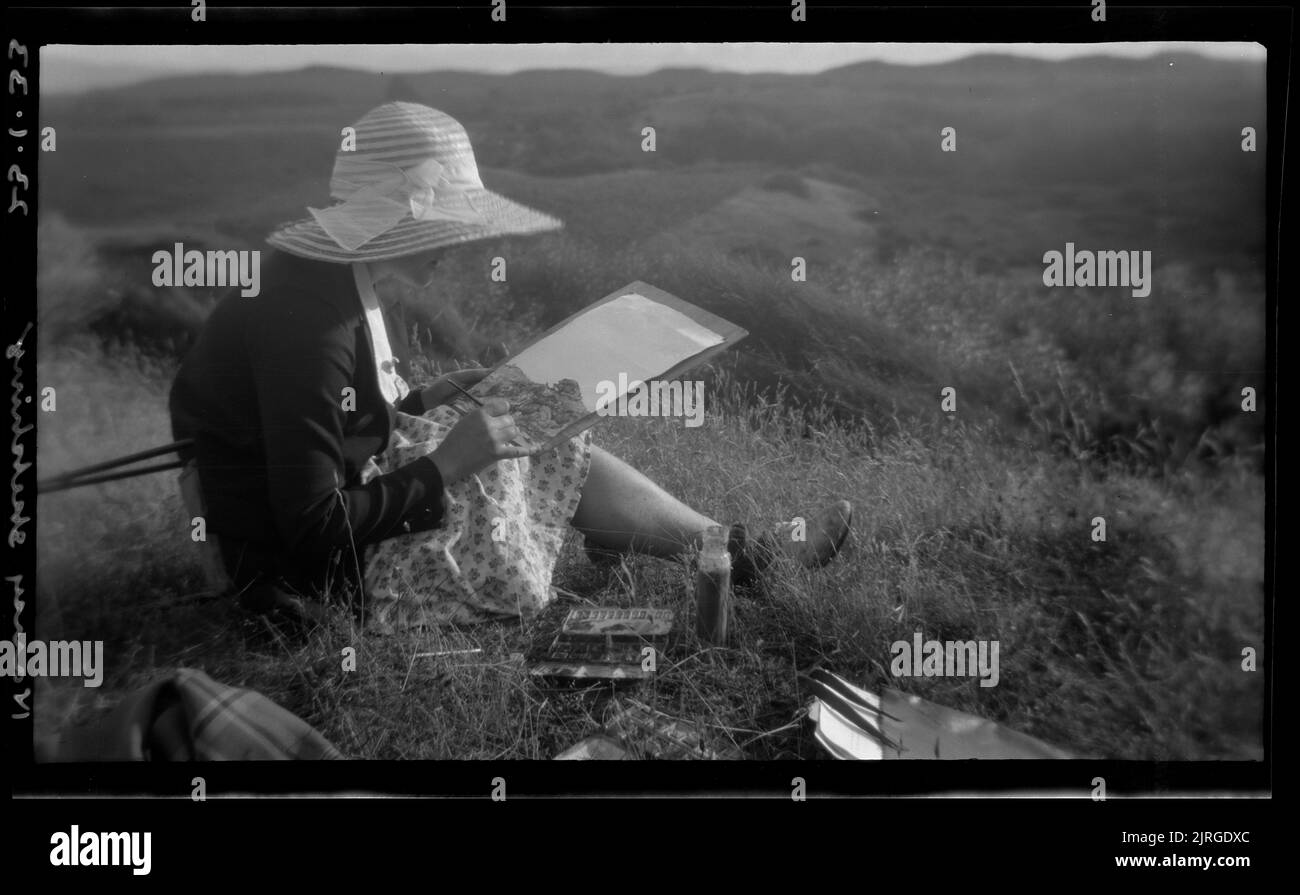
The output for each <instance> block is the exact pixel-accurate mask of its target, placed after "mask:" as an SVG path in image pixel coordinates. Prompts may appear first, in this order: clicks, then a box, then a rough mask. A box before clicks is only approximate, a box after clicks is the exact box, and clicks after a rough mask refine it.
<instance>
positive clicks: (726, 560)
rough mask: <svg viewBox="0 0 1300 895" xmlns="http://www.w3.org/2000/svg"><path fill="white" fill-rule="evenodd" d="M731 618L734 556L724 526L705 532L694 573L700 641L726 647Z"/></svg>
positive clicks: (697, 625) (697, 630)
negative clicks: (732, 562)
mask: <svg viewBox="0 0 1300 895" xmlns="http://www.w3.org/2000/svg"><path fill="white" fill-rule="evenodd" d="M730 615H731V554H730V553H728V552H727V531H726V529H725V528H723V527H722V526H721V525H712V526H710V527H709V528H708V530H706V531H705V532H704V545H703V546H702V547H701V548H700V558H699V564H698V567H697V569H696V572H695V616H696V632H697V633H698V634H699V637H700V640H702V641H704V642H705V643H714V644H724V643H726V642H727V622H728V620H729V616H730Z"/></svg>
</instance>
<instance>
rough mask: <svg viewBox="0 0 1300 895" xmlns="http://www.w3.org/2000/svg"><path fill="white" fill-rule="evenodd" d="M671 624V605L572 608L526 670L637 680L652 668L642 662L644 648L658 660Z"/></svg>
mask: <svg viewBox="0 0 1300 895" xmlns="http://www.w3.org/2000/svg"><path fill="white" fill-rule="evenodd" d="M672 627H673V612H672V610H671V609H646V608H630V609H629V608H625V607H620V606H594V607H582V608H579V609H574V610H571V611H570V612H569V614H568V615H567V616H566V617H565V619H564V623H563V624H562V625H561V626H560V633H559V634H557V635H556V636H555V640H554V641H552V643H551V645H550V647H549V648H548V649H547V651H546V655H545V656H543V657H542V659H541V660H540V661H539V662H538V663H537V664H536V665H534V666H533V669H532V672H531V673H532V674H533V675H534V676H536V677H561V678H576V679H591V680H641V679H643V678H646V677H648V676H649V675H650V674H651V673H652V672H650V671H649V670H647V668H646V662H645V659H646V655H647V654H646V653H645V649H646V648H647V647H648V648H650V649H653V650H654V651H655V657H656V661H657V659H658V654H659V653H660V652H662V651H663V648H664V644H665V643H666V641H667V638H668V634H669V632H670V631H671V630H672Z"/></svg>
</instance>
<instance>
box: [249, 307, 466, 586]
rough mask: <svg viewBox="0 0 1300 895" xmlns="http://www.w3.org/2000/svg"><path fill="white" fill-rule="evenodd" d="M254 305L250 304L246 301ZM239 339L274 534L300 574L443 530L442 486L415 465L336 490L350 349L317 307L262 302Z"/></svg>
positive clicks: (340, 324)
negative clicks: (254, 404) (337, 552)
mask: <svg viewBox="0 0 1300 895" xmlns="http://www.w3.org/2000/svg"><path fill="white" fill-rule="evenodd" d="M248 300H249V301H257V300H258V299H248ZM257 316H258V321H257V324H256V326H254V327H250V330H249V331H248V332H247V333H246V335H245V338H246V340H247V343H248V350H249V357H250V360H251V363H252V367H253V376H254V381H255V387H256V393H257V401H258V405H259V406H258V416H259V419H260V422H261V428H262V438H263V443H264V445H265V449H266V467H267V470H266V471H267V479H268V483H269V488H270V498H271V506H272V507H273V508H274V510H273V512H274V514H275V526H276V529H277V531H278V532H279V534H280V537H281V539H282V541H283V542H284V544H285V545H286V547H287V548H288V550H289V552H290V554H291V555H292V556H293V557H294V558H295V559H296V560H297V561H298V562H299V563H300V564H301V565H303V566H304V567H306V568H315V567H317V566H316V565H315V564H316V563H320V562H324V561H327V560H328V558H329V554H330V551H331V550H333V549H334V548H338V547H346V546H348V545H349V544H351V543H355V544H356V546H357V548H358V549H360V547H361V545H362V544H366V543H370V542H372V541H377V540H381V539H383V538H386V537H390V536H392V535H396V534H400V533H402V532H403V531H406V530H419V529H427V528H433V527H436V526H437V525H439V524H440V523H441V521H442V515H443V510H444V505H443V483H442V477H441V475H440V474H439V472H438V467H437V465H436V464H435V463H434V462H433V461H432V460H431V459H430V458H428V457H421V458H420V459H418V460H415V461H413V462H411V463H408V464H406V465H405V466H402V467H401V468H399V469H396V470H394V471H392V472H390V473H388V474H387V475H381V476H376V477H375V478H374V479H372V480H371V481H370V482H368V483H367V484H365V485H358V486H355V487H350V488H344V487H342V486H343V482H344V480H345V467H344V457H343V423H344V419H345V414H346V413H348V412H355V411H346V410H344V409H343V408H344V399H345V397H346V394H347V393H346V392H345V391H344V390H345V389H348V388H353V389H355V388H357V383H355V382H353V375H354V370H355V369H356V364H355V360H356V358H355V343H354V341H353V335H352V333H351V331H350V329H349V327H348V325H347V322H346V321H345V320H344V319H343V317H342V315H340V314H339V313H338V312H337V311H336V310H334V309H333V308H332V307H330V306H328V305H327V304H326V303H324V302H312V303H310V304H306V303H301V302H295V301H293V300H289V299H277V300H276V301H274V302H272V301H267V307H266V309H265V312H264V313H262V314H259V315H257Z"/></svg>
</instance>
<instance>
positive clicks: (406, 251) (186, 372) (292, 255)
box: [170, 103, 851, 628]
mask: <svg viewBox="0 0 1300 895" xmlns="http://www.w3.org/2000/svg"><path fill="white" fill-rule="evenodd" d="M355 134H356V140H355V149H353V148H352V147H351V146H348V147H347V148H346V150H340V151H339V152H338V154H337V157H336V159H335V164H334V175H333V179H332V181H331V184H330V192H331V194H332V196H333V198H335V199H336V200H339V202H338V203H337V204H335V205H333V206H332V207H330V208H327V209H324V210H318V209H310V211H311V213H312V217H311V218H308V219H305V220H302V221H298V222H296V223H293V224H290V225H287V226H284V227H282V228H281V229H279V230H277V231H276V232H275V233H273V234H272V235H271V236H270V237H269V239H268V242H269V243H270V244H271V245H272V246H274V247H275V248H276V249H278V250H279V251H276V252H270V253H268V258H267V259H266V262H267V263H266V264H264V265H263V269H262V290H261V294H260V295H259V296H257V297H255V298H244V297H241V296H240V295H239V294H238V293H237V291H236V292H232V294H230V295H228V296H227V297H226V298H225V299H224V300H223V301H222V302H221V303H220V304H219V305H218V306H217V308H216V309H215V310H214V311H213V313H212V316H211V318H210V319H209V321H208V323H207V325H206V326H205V328H204V330H203V332H202V334H201V335H200V337H199V339H198V341H197V343H196V344H195V346H194V348H193V350H192V351H191V352H190V354H189V355H188V356H187V358H186V359H185V362H184V364H183V365H182V366H181V369H180V372H179V373H178V374H177V377H176V381H175V383H174V384H173V387H172V391H171V402H170V405H171V415H172V427H173V432H174V435H175V437H176V438H177V439H193V441H194V448H193V450H192V452H191V453H190V455H189V456H188V457H187V458H186V459H187V461H188V465H187V467H186V471H185V472H184V473H183V474H182V485H183V487H184V489H185V491H186V494H187V503H188V504H189V505H190V506H191V507H192V509H193V512H194V514H195V515H203V516H204V518H205V521H206V530H207V533H208V538H209V545H210V546H215V548H216V550H217V551H219V555H220V562H219V568H218V569H216V571H217V572H219V573H224V577H225V579H226V583H227V584H229V585H231V586H233V588H234V589H235V590H236V592H237V593H238V594H239V595H240V601H241V605H243V606H244V607H245V608H248V609H251V610H254V611H259V612H266V613H275V614H282V615H284V616H287V617H289V618H290V619H296V620H302V619H303V618H305V617H308V616H310V617H318V616H319V610H318V607H317V605H316V604H315V603H314V600H315V599H316V598H318V597H321V596H323V595H328V594H329V593H331V592H335V593H337V592H338V591H339V587H338V585H339V583H340V582H342V581H353V582H355V581H357V580H358V579H360V581H362V582H364V591H363V593H364V594H365V600H366V604H367V606H368V607H369V608H370V609H371V610H372V617H373V618H375V619H377V620H378V621H379V622H381V624H383V625H385V626H388V627H394V628H400V627H408V626H414V625H421V624H440V623H451V622H454V623H470V622H478V621H484V620H487V619H492V618H501V617H509V616H518V615H524V614H528V613H530V612H532V611H534V610H536V609H538V608H540V607H541V606H543V605H544V604H545V603H546V602H547V600H548V599H549V597H550V584H551V575H552V572H553V570H554V567H555V562H556V559H557V557H558V555H559V552H560V548H561V545H562V543H563V538H564V533H565V531H566V527H567V526H569V525H572V526H573V527H574V528H576V529H577V530H578V531H580V532H582V533H583V534H584V535H585V536H586V539H587V543H588V545H590V546H594V547H597V548H605V549H609V550H615V551H637V552H642V553H646V554H650V555H653V556H658V557H674V556H677V555H679V554H682V553H683V552H687V551H690V550H691V549H693V548H697V547H698V544H699V541H700V536H701V534H702V532H703V531H704V530H705V529H707V528H708V527H709V526H712V525H716V524H717V523H716V522H714V520H712V519H710V518H709V517H707V516H705V515H703V514H701V513H699V512H697V511H695V510H693V509H691V508H690V507H689V506H687V505H686V504H684V503H682V502H681V501H679V500H677V499H676V498H674V497H672V496H671V495H669V494H668V493H667V492H665V491H664V490H663V489H661V488H660V487H659V486H658V485H656V484H655V483H654V482H652V481H650V480H649V479H648V478H646V477H645V476H644V475H642V474H641V473H639V472H637V471H636V470H634V469H633V468H631V467H630V466H628V465H627V464H625V463H623V462H622V461H620V460H618V459H617V458H615V457H613V456H612V455H610V454H608V453H606V452H605V451H602V450H601V449H600V448H598V447H595V446H593V445H592V444H591V437H590V432H589V431H588V432H584V433H583V434H581V435H578V436H575V437H574V438H572V439H570V440H569V441H568V442H566V443H565V444H563V445H561V446H560V447H559V448H557V449H555V450H552V451H549V452H547V453H543V454H540V455H537V456H532V457H529V456H527V452H526V450H525V449H523V448H519V447H516V446H514V445H513V444H512V442H513V441H515V440H516V438H517V437H518V436H519V430H518V429H517V428H516V427H515V424H514V422H513V420H512V419H511V416H510V408H509V407H508V406H507V405H506V403H505V402H504V401H502V400H500V399H493V400H491V401H489V402H487V404H486V405H485V406H483V407H481V408H479V409H476V410H475V411H474V412H472V413H469V414H468V415H465V416H461V415H460V414H459V413H458V412H457V411H455V410H453V409H452V408H451V407H449V406H447V402H448V401H450V400H451V399H453V398H455V397H456V395H457V391H456V389H455V387H454V386H453V385H452V384H451V383H452V382H455V383H457V384H459V385H460V386H462V387H469V386H471V385H473V384H474V383H475V382H477V381H478V380H479V379H481V378H482V377H483V376H484V375H486V372H487V371H485V370H468V371H461V372H458V373H452V374H449V375H448V376H444V377H443V378H441V379H439V380H437V381H436V382H435V383H434V384H433V385H431V386H430V387H428V388H426V389H424V390H422V391H413V390H411V389H409V387H408V386H407V384H406V382H405V380H404V379H403V375H402V374H403V372H406V371H407V367H406V360H407V359H408V358H409V357H410V354H409V351H408V348H407V346H406V344H405V342H404V338H405V331H404V328H403V327H399V326H393V325H392V321H391V319H390V317H389V312H390V311H391V310H392V308H391V306H389V307H386V306H385V305H386V303H385V302H384V301H382V300H381V299H380V298H379V297H378V295H377V292H376V286H378V285H379V284H382V283H384V282H385V281H388V280H392V281H397V282H399V283H404V284H406V285H407V286H410V287H414V288H416V289H422V288H424V287H426V286H427V285H429V284H430V282H431V281H432V276H433V271H434V268H435V267H436V266H437V263H438V260H439V259H440V258H441V257H442V255H443V253H445V252H446V251H448V250H449V249H450V248H451V247H453V246H456V245H461V244H464V243H467V242H471V241H474V240H480V239H488V238H493V237H500V236H504V235H511V234H528V233H540V232H543V231H548V230H554V229H557V228H559V227H560V226H561V224H560V222H559V221H558V220H556V219H555V218H552V217H549V216H547V215H544V214H541V213H540V212H537V211H534V210H532V209H530V208H526V207H524V206H522V205H519V204H517V203H515V202H512V201H510V200H508V199H506V198H504V197H502V196H500V195H498V194H496V193H493V192H491V191H489V190H487V189H485V188H484V187H483V184H482V182H481V181H480V180H479V176H478V168H477V165H476V163H475V160H474V155H473V152H472V150H471V148H470V143H469V138H468V136H467V135H466V133H465V129H464V128H463V127H461V125H460V124H459V123H457V122H456V121H455V120H454V119H452V118H450V117H449V116H447V115H445V114H443V113H442V112H439V111H436V110H434V109H430V108H428V107H426V106H421V105H415V104H412V103H388V104H386V105H383V106H380V107H379V108H377V109H374V110H373V111H371V112H370V113H368V114H367V115H366V116H365V117H363V118H362V119H361V120H360V121H358V122H357V123H356V125H355ZM850 513H851V510H850V507H849V505H848V503H847V502H845V501H838V502H837V503H835V504H834V505H833V506H831V507H830V508H829V509H828V510H826V511H825V512H824V513H823V514H822V515H821V516H820V517H819V518H816V519H812V520H810V521H809V523H808V526H807V532H806V534H807V537H806V539H805V540H803V541H800V542H795V541H793V540H792V539H791V538H790V537H788V536H781V535H780V534H779V533H777V532H776V531H773V532H770V533H768V534H766V535H764V536H762V537H759V538H750V537H748V536H747V534H746V530H745V527H744V526H743V525H732V526H731V528H730V548H731V552H732V555H733V562H734V567H735V572H734V578H735V580H736V581H737V583H739V584H746V583H753V582H754V581H755V580H756V579H757V577H758V576H759V575H760V574H761V573H762V572H763V570H764V569H765V568H767V567H768V566H769V565H770V564H771V562H772V561H773V559H774V558H775V556H776V555H777V554H778V553H781V552H785V553H788V554H789V555H791V556H792V557H793V558H794V559H795V560H796V561H798V562H800V563H802V564H803V565H805V566H809V567H812V566H816V565H820V564H823V563H825V562H826V561H828V560H829V559H830V558H831V557H832V556H833V555H834V554H835V553H836V551H837V550H838V549H839V547H840V545H841V543H842V542H843V540H844V538H845V536H846V534H847V533H848V527H849V517H850ZM501 518H505V519H507V520H510V523H511V524H509V525H508V526H506V527H505V529H504V530H505V531H506V532H507V535H508V536H507V537H506V539H505V540H504V541H498V540H497V539H496V538H494V537H493V534H494V533H497V534H498V536H499V532H500V530H501V529H500V528H499V527H498V524H494V520H498V519H501ZM520 523H522V524H520ZM214 542H215V544H214Z"/></svg>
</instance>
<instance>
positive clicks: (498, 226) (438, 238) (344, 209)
mask: <svg viewBox="0 0 1300 895" xmlns="http://www.w3.org/2000/svg"><path fill="white" fill-rule="evenodd" d="M353 129H354V130H355V132H356V140H355V146H354V145H353V144H352V143H351V142H350V141H349V140H348V139H347V138H346V137H345V139H344V140H343V143H342V145H341V146H340V149H339V151H338V153H337V154H336V155H335V158H334V176H333V177H332V178H330V196H331V197H332V198H333V199H335V200H337V201H336V204H334V205H332V206H330V207H329V208H325V209H319V208H308V209H307V210H308V211H310V212H311V217H310V218H305V219H303V220H300V221H295V222H294V223H291V224H285V225H284V226H282V227H280V228H279V229H278V230H276V231H275V232H274V233H272V234H271V235H270V236H268V237H267V240H266V241H267V242H268V243H270V244H271V245H273V246H275V247H276V248H279V249H283V250H284V251H286V252H289V253H290V254H293V255H298V256H300V257H303V258H312V259H315V260H318V261H334V262H338V263H343V264H347V263H351V262H354V261H384V260H387V259H390V258H401V257H404V256H407V255H414V254H418V253H420V252H424V251H428V250H429V249H436V248H439V247H441V246H450V245H457V244H459V243H463V242H472V241H474V240H476V239H489V238H491V237H495V236H509V235H515V234H526V233H543V232H545V231H548V230H558V229H559V228H561V227H562V226H564V225H563V224H562V223H561V222H560V220H559V219H558V218H554V217H551V216H550V215H547V214H542V213H541V212H540V211H535V210H533V209H531V208H528V207H527V206H524V205H520V204H519V203H518V202H512V201H511V200H509V199H507V198H506V197H505V196H502V195H499V194H497V193H494V192H492V191H491V190H489V189H487V188H485V187H484V186H483V181H482V180H480V179H479V174H478V164H477V163H476V162H475V161H474V150H473V149H471V148H470V145H469V135H468V134H466V133H465V128H464V127H462V126H461V124H460V122H458V121H457V120H456V119H454V118H452V117H451V116H450V115H447V114H445V113H443V112H439V111H438V110H437V109H431V108H429V107H428V106H422V105H419V104H417V103H385V104H384V105H382V106H379V107H378V108H376V109H372V110H371V111H370V112H368V113H366V115H365V116H364V117H363V118H362V119H361V120H360V121H358V122H357V123H356V124H355V125H353ZM345 133H346V132H345Z"/></svg>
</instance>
